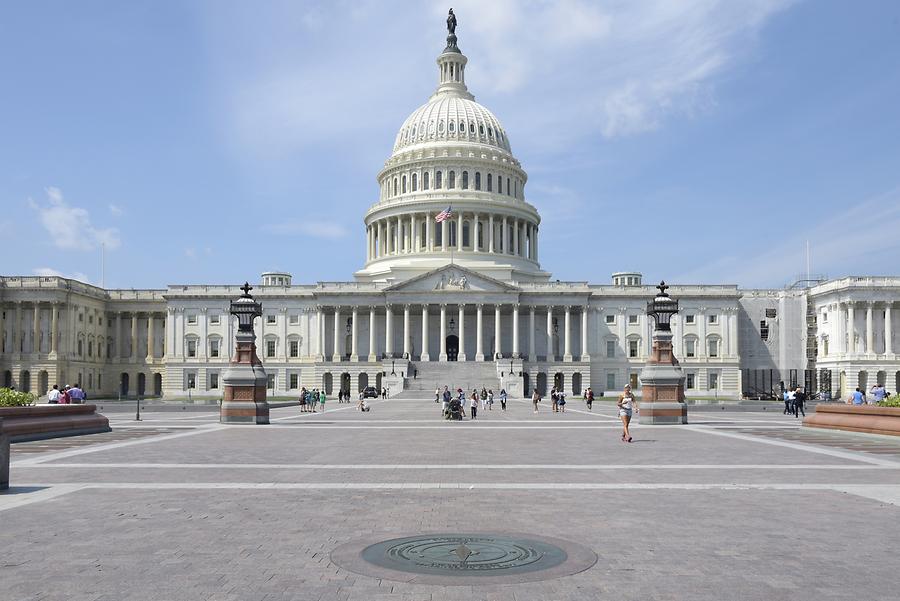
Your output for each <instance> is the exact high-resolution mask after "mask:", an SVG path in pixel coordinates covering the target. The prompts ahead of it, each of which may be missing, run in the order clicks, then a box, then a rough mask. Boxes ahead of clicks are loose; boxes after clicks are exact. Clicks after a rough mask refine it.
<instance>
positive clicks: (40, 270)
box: [33, 267, 91, 284]
mask: <svg viewBox="0 0 900 601" xmlns="http://www.w3.org/2000/svg"><path fill="white" fill-rule="evenodd" d="M33 272H34V275H39V276H43V277H60V278H68V279H71V280H78V281H79V282H84V283H85V284H90V283H91V279H90V278H89V277H88V276H87V275H86V274H84V273H82V272H80V271H76V272H73V273H72V274H65V273H63V272H61V271H59V270H57V269H53V268H52V267H35V268H34V270H33Z"/></svg>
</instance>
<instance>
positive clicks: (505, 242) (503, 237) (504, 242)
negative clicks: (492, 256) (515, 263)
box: [500, 215, 509, 255]
mask: <svg viewBox="0 0 900 601" xmlns="http://www.w3.org/2000/svg"><path fill="white" fill-rule="evenodd" d="M501 223H502V225H501V226H500V227H501V230H500V231H501V233H500V245H501V246H502V247H503V254H504V255H508V254H509V233H508V232H507V231H506V215H504V216H503V221H502V222H501Z"/></svg>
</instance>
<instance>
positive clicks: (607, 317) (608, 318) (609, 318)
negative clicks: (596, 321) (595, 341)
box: [606, 315, 616, 323]
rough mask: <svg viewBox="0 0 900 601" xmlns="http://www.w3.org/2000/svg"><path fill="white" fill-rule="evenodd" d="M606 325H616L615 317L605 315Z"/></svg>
mask: <svg viewBox="0 0 900 601" xmlns="http://www.w3.org/2000/svg"><path fill="white" fill-rule="evenodd" d="M606 323H616V316H615V315H607V316H606Z"/></svg>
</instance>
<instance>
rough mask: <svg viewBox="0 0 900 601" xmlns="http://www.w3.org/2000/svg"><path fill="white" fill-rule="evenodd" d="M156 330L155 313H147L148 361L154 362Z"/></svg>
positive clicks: (204, 342)
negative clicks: (154, 326)
mask: <svg viewBox="0 0 900 601" xmlns="http://www.w3.org/2000/svg"><path fill="white" fill-rule="evenodd" d="M154 334H155V332H154V331H153V313H148V314H147V359H146V361H147V363H152V362H153V355H154V354H155V350H156V349H154V348H153V338H154ZM203 344H206V340H204V341H203Z"/></svg>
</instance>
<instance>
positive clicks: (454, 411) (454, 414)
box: [444, 399, 462, 421]
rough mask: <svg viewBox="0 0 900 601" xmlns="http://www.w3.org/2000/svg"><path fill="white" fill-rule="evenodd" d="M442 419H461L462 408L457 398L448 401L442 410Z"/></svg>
mask: <svg viewBox="0 0 900 601" xmlns="http://www.w3.org/2000/svg"><path fill="white" fill-rule="evenodd" d="M444 419H449V420H451V421H462V410H461V405H460V404H459V400H458V399H453V400H452V401H450V405H449V406H448V407H447V411H445V412H444Z"/></svg>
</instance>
